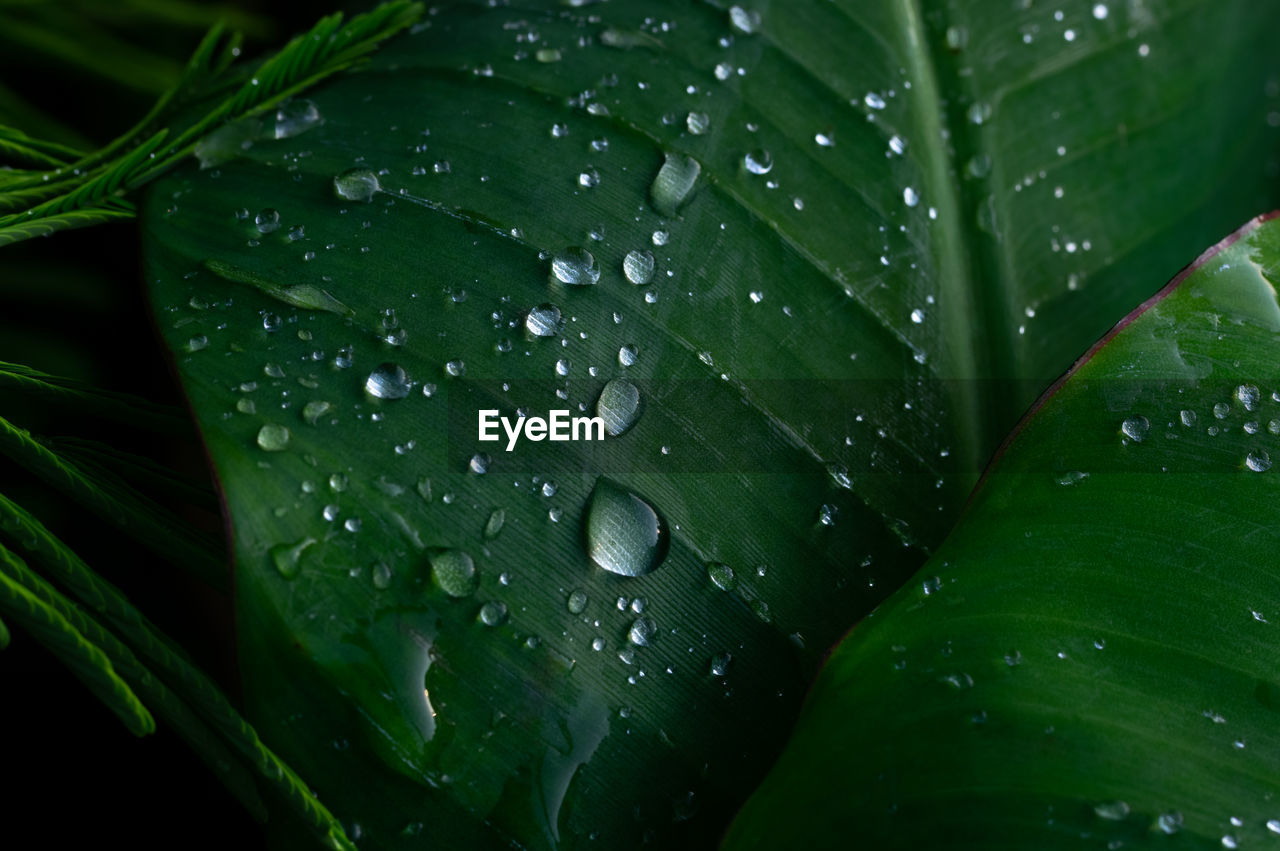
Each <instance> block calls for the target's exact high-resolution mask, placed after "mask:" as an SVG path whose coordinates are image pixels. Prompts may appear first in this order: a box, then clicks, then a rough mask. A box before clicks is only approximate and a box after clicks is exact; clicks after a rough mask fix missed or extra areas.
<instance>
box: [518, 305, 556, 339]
mask: <svg viewBox="0 0 1280 851" xmlns="http://www.w3.org/2000/svg"><path fill="white" fill-rule="evenodd" d="M524 327H525V330H526V331H528V332H529V333H530V334H532V335H534V336H535V337H552V336H554V335H555V333H556V332H557V331H558V330H560V308H558V307H556V306H555V305H554V304H540V305H538V306H537V307H535V308H533V309H532V310H530V311H529V313H528V315H527V316H525V318H524Z"/></svg>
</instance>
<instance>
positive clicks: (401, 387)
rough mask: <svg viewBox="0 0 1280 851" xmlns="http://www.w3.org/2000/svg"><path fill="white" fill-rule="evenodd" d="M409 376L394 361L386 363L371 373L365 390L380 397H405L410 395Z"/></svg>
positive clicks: (366, 381) (366, 380)
mask: <svg viewBox="0 0 1280 851" xmlns="http://www.w3.org/2000/svg"><path fill="white" fill-rule="evenodd" d="M409 387H410V382H409V376H407V375H405V372H404V369H403V368H401V367H400V366H398V365H396V364H394V363H384V364H382V365H381V366H379V367H378V368H377V369H375V370H374V371H373V372H371V373H369V377H368V378H367V379H365V382H364V390H365V392H366V393H368V394H369V395H370V396H374V397H376V398H378V399H403V398H404V397H405V396H408V395H409Z"/></svg>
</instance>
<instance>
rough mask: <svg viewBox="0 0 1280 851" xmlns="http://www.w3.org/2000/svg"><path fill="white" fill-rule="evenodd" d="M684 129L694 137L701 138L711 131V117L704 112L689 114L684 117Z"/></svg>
mask: <svg viewBox="0 0 1280 851" xmlns="http://www.w3.org/2000/svg"><path fill="white" fill-rule="evenodd" d="M684 124H685V127H687V128H688V129H689V132H690V133H692V134H693V135H695V136H701V135H703V134H704V133H706V132H707V131H708V130H710V129H711V116H709V115H707V114H706V113H705V112H691V113H689V114H688V115H687V116H686V117H685V121H684Z"/></svg>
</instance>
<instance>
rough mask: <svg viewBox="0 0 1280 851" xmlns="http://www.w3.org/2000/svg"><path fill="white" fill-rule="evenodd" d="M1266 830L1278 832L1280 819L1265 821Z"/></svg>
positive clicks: (1180, 820)
mask: <svg viewBox="0 0 1280 851" xmlns="http://www.w3.org/2000/svg"><path fill="white" fill-rule="evenodd" d="M1178 824H1179V825H1181V824H1182V818H1181V816H1179V818H1178ZM1267 830H1269V831H1271V832H1272V833H1277V834H1280V819H1275V818H1273V819H1270V820H1268V821H1267Z"/></svg>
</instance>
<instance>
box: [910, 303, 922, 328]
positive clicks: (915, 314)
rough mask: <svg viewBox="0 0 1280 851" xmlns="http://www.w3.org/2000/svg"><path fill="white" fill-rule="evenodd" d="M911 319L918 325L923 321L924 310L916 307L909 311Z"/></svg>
mask: <svg viewBox="0 0 1280 851" xmlns="http://www.w3.org/2000/svg"><path fill="white" fill-rule="evenodd" d="M911 321H912V322H914V323H915V324H916V325H919V324H920V323H921V322H924V311H923V310H921V309H920V308H918V307H917V308H916V309H915V310H913V311H911Z"/></svg>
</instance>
